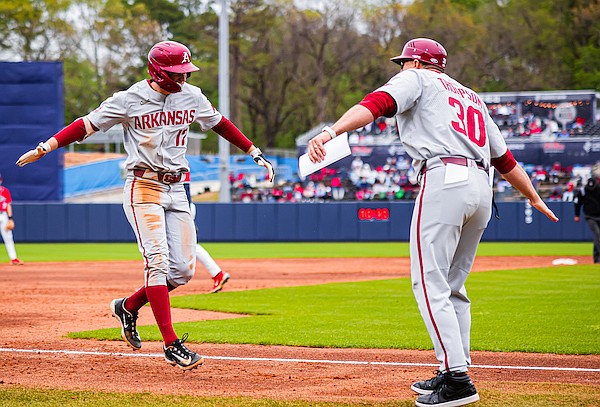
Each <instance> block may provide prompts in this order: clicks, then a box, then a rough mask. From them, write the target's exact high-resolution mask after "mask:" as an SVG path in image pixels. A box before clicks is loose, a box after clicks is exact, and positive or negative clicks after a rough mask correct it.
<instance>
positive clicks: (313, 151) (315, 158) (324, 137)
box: [308, 131, 331, 163]
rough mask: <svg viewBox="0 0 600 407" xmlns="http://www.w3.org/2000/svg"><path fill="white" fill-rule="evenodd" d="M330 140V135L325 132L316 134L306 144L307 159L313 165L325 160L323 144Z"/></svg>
mask: <svg viewBox="0 0 600 407" xmlns="http://www.w3.org/2000/svg"><path fill="white" fill-rule="evenodd" d="M329 140H331V135H329V133H327V132H326V131H323V132H321V133H319V134H317V135H316V136H315V137H313V138H311V139H310V141H309V142H308V158H309V159H310V161H312V162H313V163H320V162H321V161H323V159H324V158H325V147H324V146H323V144H325V143H326V142H328V141H329Z"/></svg>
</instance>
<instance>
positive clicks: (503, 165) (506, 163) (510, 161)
mask: <svg viewBox="0 0 600 407" xmlns="http://www.w3.org/2000/svg"><path fill="white" fill-rule="evenodd" d="M492 165H493V166H494V167H496V169H497V170H498V171H499V172H500V174H506V173H507V172H510V171H511V170H512V169H513V168H515V166H516V165H517V161H516V160H515V157H513V155H512V153H511V152H510V150H509V149H506V153H504V154H503V155H502V156H501V157H498V158H492Z"/></svg>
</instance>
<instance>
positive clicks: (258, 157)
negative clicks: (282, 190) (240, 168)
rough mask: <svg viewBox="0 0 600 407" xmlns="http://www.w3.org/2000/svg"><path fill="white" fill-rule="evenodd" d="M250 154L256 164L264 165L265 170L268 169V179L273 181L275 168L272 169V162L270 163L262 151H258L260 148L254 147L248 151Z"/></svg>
mask: <svg viewBox="0 0 600 407" xmlns="http://www.w3.org/2000/svg"><path fill="white" fill-rule="evenodd" d="M250 155H251V156H252V159H253V160H254V162H255V163H256V164H258V165H260V166H261V167H265V168H266V169H267V171H269V181H271V182H273V180H274V179H275V170H274V169H273V164H271V163H270V162H269V160H267V159H266V158H265V156H264V155H263V153H262V151H260V148H258V147H256V148H255V149H254V150H252V151H251V152H250Z"/></svg>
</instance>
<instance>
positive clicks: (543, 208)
mask: <svg viewBox="0 0 600 407" xmlns="http://www.w3.org/2000/svg"><path fill="white" fill-rule="evenodd" d="M529 204H530V205H531V206H533V207H534V208H535V209H537V210H538V211H540V212H541V213H543V214H544V215H546V216H547V217H548V219H550V220H551V221H552V222H558V217H557V216H556V215H555V214H554V212H552V211H551V210H550V208H548V205H546V203H545V202H544V201H542V199H541V198H540V199H537V200H535V201H531V200H530V201H529Z"/></svg>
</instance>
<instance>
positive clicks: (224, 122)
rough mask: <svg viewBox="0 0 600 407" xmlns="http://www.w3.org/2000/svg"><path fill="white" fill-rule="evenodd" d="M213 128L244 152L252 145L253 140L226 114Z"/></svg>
mask: <svg viewBox="0 0 600 407" xmlns="http://www.w3.org/2000/svg"><path fill="white" fill-rule="evenodd" d="M212 130H214V132H215V133H217V134H218V135H219V136H221V137H223V138H224V139H225V140H227V141H229V142H230V143H231V144H233V145H234V146H236V147H237V148H239V149H240V150H242V151H243V152H244V153H245V152H247V151H248V149H249V148H250V147H252V142H251V141H250V140H248V137H246V136H244V133H242V132H241V131H240V129H238V128H237V127H236V126H235V124H233V123H231V121H230V120H229V119H228V118H226V117H225V116H223V117H222V118H221V121H220V122H219V123H217V125H216V126H215V127H213V128H212Z"/></svg>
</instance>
